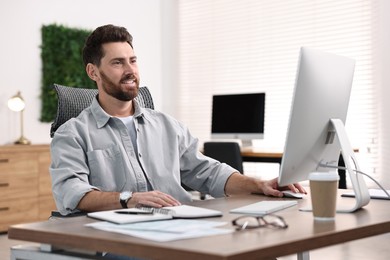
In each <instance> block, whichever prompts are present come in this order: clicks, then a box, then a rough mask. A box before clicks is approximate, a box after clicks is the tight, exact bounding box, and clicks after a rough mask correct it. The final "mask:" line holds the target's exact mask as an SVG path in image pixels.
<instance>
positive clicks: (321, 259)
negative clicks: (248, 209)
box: [0, 233, 390, 260]
mask: <svg viewBox="0 0 390 260" xmlns="http://www.w3.org/2000/svg"><path fill="white" fill-rule="evenodd" d="M20 244H33V243H27V242H23V241H17V240H9V239H8V236H7V234H2V235H0V259H1V260H6V259H10V247H11V246H14V245H20ZM389 245H390V233H387V234H384V235H380V236H376V237H372V238H365V239H360V240H356V241H353V242H349V243H345V244H342V245H337V246H331V247H327V248H323V249H318V250H314V251H311V252H310V259H311V260H329V259H332V260H352V259H353V260H367V259H369V260H388V259H390V247H389ZM293 259H297V256H296V255H291V256H285V257H279V258H278V260H293Z"/></svg>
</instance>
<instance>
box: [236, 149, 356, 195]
mask: <svg viewBox="0 0 390 260" xmlns="http://www.w3.org/2000/svg"><path fill="white" fill-rule="evenodd" d="M354 151H355V152H359V150H358V149H354ZM241 156H242V160H243V161H245V162H263V163H264V162H266V163H279V164H281V163H282V157H283V152H281V151H277V150H265V149H262V148H252V147H243V148H241ZM339 166H343V167H344V166H345V164H344V160H343V157H342V156H341V155H340V157H339ZM338 172H339V175H340V181H339V188H340V189H346V188H347V178H346V174H345V170H338Z"/></svg>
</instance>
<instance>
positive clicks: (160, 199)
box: [127, 191, 180, 208]
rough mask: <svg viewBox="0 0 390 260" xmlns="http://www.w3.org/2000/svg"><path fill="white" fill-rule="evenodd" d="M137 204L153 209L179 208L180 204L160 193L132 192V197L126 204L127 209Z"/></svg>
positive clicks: (169, 196)
mask: <svg viewBox="0 0 390 260" xmlns="http://www.w3.org/2000/svg"><path fill="white" fill-rule="evenodd" d="M137 204H142V205H146V206H151V207H154V208H161V207H171V206H179V205H180V202H179V201H177V200H176V199H175V198H173V197H172V196H171V195H168V194H166V193H163V192H161V191H148V192H133V197H132V198H131V199H130V200H129V201H128V202H127V205H128V207H129V208H131V207H135V206H136V205H137Z"/></svg>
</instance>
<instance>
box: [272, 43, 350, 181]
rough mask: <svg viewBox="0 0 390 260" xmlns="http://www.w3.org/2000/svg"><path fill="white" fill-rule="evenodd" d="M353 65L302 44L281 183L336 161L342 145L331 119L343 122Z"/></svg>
mask: <svg viewBox="0 0 390 260" xmlns="http://www.w3.org/2000/svg"><path fill="white" fill-rule="evenodd" d="M354 67H355V62H354V60H352V59H350V58H347V57H342V56H338V55H334V54H330V53H326V52H321V51H318V50H313V49H310V48H301V51H300V57H299V64H298V72H297V78H296V82H295V90H294V96H293V102H292V108H291V114H290V122H289V126H288V131H287V138H286V143H285V148H284V153H283V158H282V164H281V168H280V174H279V185H280V186H285V185H288V184H292V183H296V182H300V181H304V180H307V178H308V175H309V174H310V172H313V171H330V168H324V167H321V166H320V164H327V165H332V166H335V167H336V166H337V165H338V160H339V156H340V148H341V147H340V144H339V142H338V140H337V136H336V135H335V132H334V129H333V126H332V124H331V123H330V119H340V120H341V121H342V122H343V123H344V124H345V120H346V116H347V110H348V103H349V98H350V93H351V87H352V79H353V74H354ZM328 139H329V140H330V141H329V142H328V141H327V140H328ZM332 140H333V142H332ZM344 160H345V159H344ZM333 171H334V169H333Z"/></svg>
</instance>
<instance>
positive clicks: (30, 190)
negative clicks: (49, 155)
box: [0, 173, 38, 202]
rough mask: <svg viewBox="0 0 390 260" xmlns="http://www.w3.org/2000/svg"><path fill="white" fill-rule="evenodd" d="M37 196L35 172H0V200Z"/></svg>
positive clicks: (36, 176)
mask: <svg viewBox="0 0 390 260" xmlns="http://www.w3.org/2000/svg"><path fill="white" fill-rule="evenodd" d="M37 196H38V175H37V173H22V174H21V173H0V202H1V201H8V200H12V199H19V198H29V197H37Z"/></svg>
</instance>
